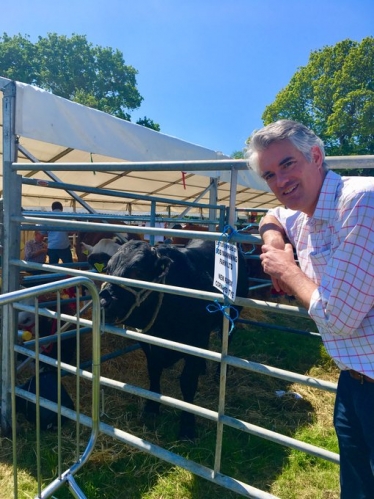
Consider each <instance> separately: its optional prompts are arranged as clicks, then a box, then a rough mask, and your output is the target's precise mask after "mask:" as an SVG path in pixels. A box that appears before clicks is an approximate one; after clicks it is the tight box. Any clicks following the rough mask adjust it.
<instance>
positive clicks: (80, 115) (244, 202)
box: [0, 78, 279, 213]
mask: <svg viewBox="0 0 374 499" xmlns="http://www.w3.org/2000/svg"><path fill="white" fill-rule="evenodd" d="M7 83H9V80H6V79H4V78H0V90H3V89H4V87H5V85H6V84H7ZM0 106H1V108H2V100H1V102H0ZM1 116H2V112H1ZM15 132H16V134H17V135H18V136H19V144H20V150H19V153H18V162H23V163H25V162H26V163H31V162H43V163H47V162H48V163H83V162H86V163H89V162H92V169H91V170H90V171H79V172H77V171H74V166H73V165H72V166H71V167H70V166H68V167H67V168H66V170H65V171H58V172H55V174H54V175H55V176H56V177H57V178H58V179H59V180H61V182H64V183H69V184H79V185H84V186H89V187H92V188H105V189H109V190H115V191H119V192H126V193H134V194H138V195H139V194H142V195H143V194H146V195H152V196H158V197H162V198H168V199H170V202H171V204H172V203H173V202H175V201H178V200H184V201H195V200H196V199H197V198H199V202H204V203H207V202H209V197H208V195H207V194H204V195H203V193H204V192H205V191H206V189H207V187H208V186H209V183H210V178H209V177H214V178H217V179H218V204H224V205H226V206H227V205H228V203H229V198H230V184H229V182H230V172H228V171H220V170H219V168H217V170H216V171H214V172H212V171H201V172H198V173H199V174H196V173H191V172H186V171H185V172H184V173H182V172H181V171H124V169H119V170H116V171H100V170H99V168H98V167H99V165H97V168H95V163H109V162H110V163H112V162H124V161H126V162H143V163H144V162H149V161H152V162H161V161H186V162H191V161H207V160H225V159H228V158H227V157H225V156H223V155H222V154H221V153H217V152H215V151H212V150H210V149H206V148H204V147H201V146H198V145H195V144H191V143H188V142H185V141H183V140H180V139H177V138H175V137H170V136H168V135H165V134H162V133H160V132H156V131H154V130H151V129H149V128H146V127H143V126H140V125H136V124H134V123H130V122H128V121H124V120H121V119H118V118H115V117H113V116H111V115H108V114H106V113H103V112H101V111H97V110H95V109H91V108H88V107H85V106H82V105H80V104H76V103H74V102H71V101H69V100H66V99H63V98H61V97H57V96H55V95H53V94H51V93H49V92H46V91H44V90H41V89H39V88H36V87H33V86H31V85H26V84H23V83H19V82H16V113H15ZM1 154H2V143H1ZM186 166H187V167H188V163H187V165H186ZM186 170H187V168H186ZM22 175H23V176H27V177H31V178H37V179H40V180H45V181H48V182H50V183H51V179H50V176H48V174H46V173H45V172H43V171H31V170H30V171H23V172H22ZM2 180H3V179H2V170H1V178H0V182H1V186H0V187H1V191H2ZM75 192H76V194H78V196H79V197H81V198H82V199H84V200H85V202H86V203H88V204H89V205H90V206H91V207H92V208H94V209H95V210H96V211H99V212H101V211H107V210H111V211H112V210H114V211H120V212H123V211H128V210H129V211H131V212H132V213H141V212H144V211H149V203H146V202H144V201H141V200H138V199H131V198H126V199H123V198H115V197H107V196H103V195H102V194H98V193H83V192H79V190H75ZM56 199H59V200H61V201H62V202H63V204H64V205H65V206H66V207H68V206H73V205H74V202H73V198H72V197H71V196H70V195H69V194H68V193H67V192H65V191H64V190H57V189H51V188H48V187H41V186H35V185H24V186H23V190H22V206H23V207H24V208H37V209H49V208H50V205H51V202H52V201H53V200H56ZM278 204H279V203H278V202H277V200H276V199H275V198H274V196H273V195H272V194H271V193H270V192H269V189H268V187H267V185H266V183H265V182H263V181H262V180H261V179H259V178H258V176H257V175H255V174H254V173H253V172H251V171H249V170H241V171H239V172H238V185H237V193H236V207H238V208H254V209H255V208H270V207H271V206H277V205H278ZM164 206H165V204H164ZM130 207H131V208H130ZM157 209H158V210H159V209H160V204H159V203H157ZM183 209H184V208H181V207H177V206H175V207H174V208H173V209H172V212H174V213H176V212H181V211H183Z"/></svg>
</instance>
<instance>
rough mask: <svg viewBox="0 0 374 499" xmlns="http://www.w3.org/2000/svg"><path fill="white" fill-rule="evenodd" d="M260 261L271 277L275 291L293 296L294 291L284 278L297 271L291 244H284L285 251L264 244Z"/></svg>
mask: <svg viewBox="0 0 374 499" xmlns="http://www.w3.org/2000/svg"><path fill="white" fill-rule="evenodd" d="M260 260H261V263H262V268H263V269H264V272H266V273H267V274H269V275H270V276H271V279H272V282H273V286H274V288H275V290H276V291H277V292H278V293H280V292H284V293H287V294H289V295H292V294H293V290H292V289H291V288H290V287H289V285H288V284H287V282H286V281H285V280H284V277H283V276H284V275H287V274H288V275H289V274H290V273H292V271H293V270H295V269H297V265H296V262H295V258H294V253H293V248H292V246H291V244H289V243H286V244H284V249H278V248H275V247H274V246H273V245H271V244H264V245H263V246H262V254H261V255H260Z"/></svg>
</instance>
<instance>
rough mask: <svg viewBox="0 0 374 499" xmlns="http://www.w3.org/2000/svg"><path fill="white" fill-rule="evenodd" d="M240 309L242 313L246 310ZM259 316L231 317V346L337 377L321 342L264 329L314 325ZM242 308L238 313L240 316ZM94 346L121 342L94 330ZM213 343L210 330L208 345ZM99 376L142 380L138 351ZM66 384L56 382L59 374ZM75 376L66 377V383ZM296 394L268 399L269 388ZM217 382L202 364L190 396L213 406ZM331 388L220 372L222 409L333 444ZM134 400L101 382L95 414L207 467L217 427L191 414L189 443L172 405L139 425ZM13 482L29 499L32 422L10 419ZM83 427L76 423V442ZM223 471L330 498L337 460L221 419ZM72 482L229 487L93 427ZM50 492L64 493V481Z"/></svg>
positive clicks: (66, 445) (292, 493)
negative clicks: (99, 410) (15, 427)
mask: <svg viewBox="0 0 374 499" xmlns="http://www.w3.org/2000/svg"><path fill="white" fill-rule="evenodd" d="M245 314H247V315H248V314H249V311H246V312H245ZM253 314H255V315H257V317H255V318H257V320H259V321H261V322H264V321H265V320H266V322H268V323H269V324H270V326H269V327H268V328H262V327H254V326H245V325H238V327H237V328H236V331H235V334H234V337H233V341H232V344H231V346H230V353H232V354H233V355H236V356H238V357H241V358H246V359H249V360H252V361H256V362H261V363H264V364H267V365H270V366H275V367H279V368H282V369H287V370H291V371H295V372H298V373H302V374H309V375H312V376H315V377H319V378H322V379H326V380H331V381H336V380H337V374H338V371H337V369H336V368H335V367H334V364H333V362H332V361H331V359H330V358H329V356H328V355H327V354H326V352H325V350H324V348H323V346H322V343H321V341H320V340H319V339H318V338H316V337H306V336H301V335H296V334H292V333H287V332H282V331H278V330H272V329H271V324H276V325H282V324H283V325H285V326H289V327H292V328H295V327H297V328H299V329H303V330H305V331H308V330H315V326H314V325H313V323H312V322H311V321H309V320H307V319H296V318H295V317H287V316H281V315H279V314H270V315H269V314H267V315H266V317H264V315H262V316H261V313H260V312H254V311H252V312H251V313H250V314H249V318H254V317H253ZM242 315H243V314H242ZM103 340H104V341H103V350H104V352H105V350H107V351H110V350H112V349H113V348H114V346H116V348H119V347H120V346H121V345H119V343H121V342H122V341H123V343H126V341H125V340H120V339H119V338H113V337H112V338H103ZM218 347H219V342H218V339H217V338H216V337H213V338H212V348H213V349H218ZM180 368H181V366H180V365H176V366H174V367H173V368H171V369H169V370H168V371H166V372H165V374H164V377H163V392H164V393H165V394H168V395H173V396H176V397H180V395H179V386H178V379H177V378H178V375H179V371H180ZM102 374H103V375H104V376H107V377H112V378H114V379H118V380H120V381H126V382H127V383H133V384H137V385H138V386H143V387H147V376H146V370H145V361H144V357H143V354H142V352H141V351H140V350H139V351H135V352H133V353H131V354H128V355H127V356H125V357H121V358H117V359H113V360H111V361H110V362H106V363H105V364H103V366H102ZM64 383H65V381H64ZM69 383H74V380H73V379H66V384H65V386H67V387H69ZM277 390H284V391H286V392H297V393H299V394H300V395H301V396H302V398H300V399H295V398H294V397H292V396H290V395H288V396H287V395H285V396H284V397H277V396H276V394H275V392H276V391H277ZM217 399H218V383H217V380H216V365H215V364H213V363H209V364H208V369H207V373H206V375H204V376H202V377H201V378H200V382H199V389H198V394H197V396H196V399H195V403H196V404H200V405H203V406H204V407H207V408H208V409H212V410H217ZM333 402H334V395H333V394H331V393H327V392H323V391H319V390H316V389H312V388H309V387H306V386H303V385H296V384H289V383H287V382H285V381H282V380H279V379H276V378H270V377H268V376H262V375H258V374H254V373H250V372H245V371H243V370H238V369H235V368H230V369H229V371H228V379H227V397H226V414H228V415H230V416H234V417H238V418H240V419H242V420H244V421H248V422H250V423H252V424H255V425H259V426H262V427H265V428H267V429H269V430H273V431H277V432H279V433H282V434H284V435H288V436H292V437H295V438H298V439H300V440H302V441H304V442H309V443H312V444H314V445H318V446H320V447H323V448H326V449H329V450H331V451H333V452H337V441H336V437H335V433H334V430H333V427H332V411H333ZM81 404H82V405H83V406H85V405H87V407H89V404H90V400H89V390H86V392H84V391H83V397H82V401H81ZM141 412H142V401H141V400H139V399H138V398H137V397H135V396H132V395H128V394H123V393H119V392H118V391H115V390H114V389H107V388H106V389H105V405H104V413H105V414H104V415H103V416H102V420H103V421H104V422H106V423H109V424H113V425H114V426H116V427H118V428H121V429H123V430H124V431H128V432H130V433H132V434H134V435H136V436H138V437H140V438H144V439H145V440H149V441H151V442H153V443H155V444H157V445H161V446H163V447H165V448H167V449H169V450H171V451H173V452H175V453H177V454H180V455H182V456H184V457H186V458H188V459H192V460H194V461H196V462H198V463H199V464H202V465H204V466H208V467H211V468H212V467H213V464H214V451H215V435H216V425H215V424H214V423H213V422H210V421H208V420H205V419H202V418H198V419H197V424H198V438H197V439H196V442H195V443H194V444H191V443H187V442H180V441H178V440H177V439H176V435H177V431H178V419H179V414H178V411H177V410H175V409H173V408H168V407H166V406H164V407H163V408H162V411H161V414H160V416H159V417H158V419H157V421H155V424H154V426H153V427H152V426H150V427H147V426H146V425H145V424H144V421H143V419H142V417H141ZM19 428H20V430H19V435H18V440H17V441H18V470H19V472H18V480H19V489H20V493H19V497H20V498H21V499H23V498H25V499H26V498H29V497H34V496H35V494H36V492H37V483H36V479H35V477H36V462H35V452H34V445H35V444H34V442H35V430H34V428H33V427H32V426H31V425H30V424H29V423H27V422H26V421H23V420H22V418H21V417H20V420H19ZM74 432H75V425H74V424H73V423H72V422H69V423H67V424H66V425H65V426H64V427H63V435H62V447H63V458H64V463H65V464H64V466H66V467H67V466H69V463H71V462H72V460H73V459H74V456H73V454H74V449H75V443H74V438H75V436H74ZM87 434H88V431H87V430H86V429H83V430H82V440H83V441H84V437H86V435H87ZM0 442H1V443H0V499H8V498H10V497H12V496H13V472H12V464H11V463H12V455H11V453H12V448H11V442H10V440H8V439H6V438H1V441H0ZM42 445H43V448H42V474H43V478H44V479H45V481H46V483H49V481H50V480H51V479H52V478H53V477H54V476H56V466H57V458H56V452H55V449H56V435H55V434H54V433H53V432H50V433H48V432H44V433H43V441H42ZM221 471H222V473H225V474H227V475H229V476H232V477H234V478H236V479H238V480H241V481H243V482H246V483H249V484H250V485H252V486H254V487H257V488H260V489H263V490H266V491H267V492H270V493H272V494H274V495H276V496H279V497H280V498H282V499H296V498H297V499H337V498H338V497H339V483H338V482H339V477H338V474H339V473H338V466H337V465H335V464H333V463H329V462H327V461H325V460H323V459H320V458H316V457H313V456H310V455H307V454H304V453H301V452H299V451H295V450H292V449H288V448H286V447H283V446H281V445H278V444H276V443H272V442H270V441H267V440H264V439H260V438H258V437H255V436H252V435H249V434H245V433H243V432H239V431H237V430H235V429H232V428H228V427H225V430H224V439H223V453H222V467H221ZM76 480H77V482H78V484H79V485H80V487H81V488H82V490H83V492H84V493H85V495H86V496H87V497H88V498H89V499H96V498H100V499H118V498H130V499H138V498H139V499H215V498H217V499H218V498H219V499H222V498H224V499H226V498H227V499H231V498H237V497H239V496H238V495H237V494H235V493H233V492H230V491H225V490H222V489H221V488H220V487H218V486H216V485H215V484H212V483H211V482H208V481H206V480H203V479H201V478H199V477H197V476H194V475H192V474H191V473H189V472H187V471H186V470H184V469H181V468H179V467H176V466H173V465H170V464H168V463H166V462H162V461H159V460H157V459H156V458H154V457H152V456H150V455H148V454H146V453H144V452H140V451H138V450H137V449H134V448H132V447H130V446H128V445H124V444H122V443H120V442H117V441H114V440H113V439H111V438H109V437H107V436H105V435H101V436H100V437H99V441H98V444H97V446H96V448H95V450H94V452H93V455H92V457H91V459H90V460H89V462H88V463H87V464H86V465H85V466H84V467H83V468H82V470H81V471H80V472H79V473H78V474H77V475H76ZM54 497H55V498H59V499H64V498H71V497H72V494H71V493H70V492H69V491H68V490H67V488H62V489H61V490H59V491H58V492H56V493H55V494H54Z"/></svg>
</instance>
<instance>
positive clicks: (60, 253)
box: [44, 201, 73, 265]
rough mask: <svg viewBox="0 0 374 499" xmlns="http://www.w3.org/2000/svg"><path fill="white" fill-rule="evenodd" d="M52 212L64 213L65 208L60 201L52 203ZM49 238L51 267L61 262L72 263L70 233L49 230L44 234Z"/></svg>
mask: <svg viewBox="0 0 374 499" xmlns="http://www.w3.org/2000/svg"><path fill="white" fill-rule="evenodd" d="M52 211H54V212H62V211H63V207H62V204H61V203H60V202H59V201H54V202H53V203H52ZM44 234H45V235H47V237H48V260H49V263H50V264H51V265H53V264H55V263H58V262H59V260H61V261H62V262H63V263H71V262H72V261H73V256H72V253H71V249H70V240H69V233H68V232H64V231H61V230H56V231H55V230H49V231H48V232H47V233H44Z"/></svg>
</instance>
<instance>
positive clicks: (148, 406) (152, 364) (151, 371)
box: [143, 345, 163, 414]
mask: <svg viewBox="0 0 374 499" xmlns="http://www.w3.org/2000/svg"><path fill="white" fill-rule="evenodd" d="M143 350H144V353H145V355H146V358H147V370H148V377H149V390H150V391H151V392H156V393H161V375H162V371H163V362H162V354H161V349H160V348H157V347H154V346H151V345H143ZM159 410H160V404H159V402H155V401H154V400H147V401H146V403H145V407H144V412H146V413H148V414H150V413H153V414H158V413H159Z"/></svg>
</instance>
